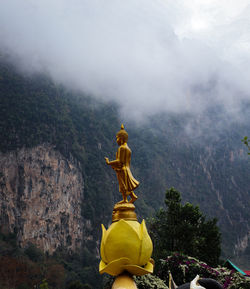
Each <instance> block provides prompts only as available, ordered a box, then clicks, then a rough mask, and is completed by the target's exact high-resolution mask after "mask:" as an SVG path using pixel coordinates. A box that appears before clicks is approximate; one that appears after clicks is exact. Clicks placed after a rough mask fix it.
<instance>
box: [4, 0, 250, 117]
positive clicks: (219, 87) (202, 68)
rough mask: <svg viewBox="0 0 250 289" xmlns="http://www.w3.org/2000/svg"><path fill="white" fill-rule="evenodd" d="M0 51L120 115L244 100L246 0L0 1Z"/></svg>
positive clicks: (249, 53) (249, 87) (247, 78)
mask: <svg viewBox="0 0 250 289" xmlns="http://www.w3.org/2000/svg"><path fill="white" fill-rule="evenodd" d="M0 49H1V50H3V51H7V52H8V53H10V54H12V55H14V56H15V58H16V59H19V61H20V62H21V63H22V65H23V67H25V69H28V70H30V71H36V72H37V71H46V72H48V73H49V74H50V75H51V76H52V77H53V78H54V79H55V80H56V81H60V82H63V83H65V84H67V85H70V86H72V87H75V88H77V89H81V90H83V91H85V92H87V93H91V94H94V95H95V96H97V97H99V98H102V99H107V100H117V101H118V102H119V104H120V105H121V108H122V112H123V113H124V115H126V116H129V117H131V116H135V117H137V118H140V117H142V116H144V115H151V114H153V113H155V112H162V111H189V112H190V111H194V112H197V111H199V112H202V110H203V109H205V108H206V107H207V106H208V105H209V104H211V103H213V104H218V105H223V106H224V107H225V108H226V109H227V110H228V111H230V112H235V111H237V108H238V105H239V104H240V103H241V101H242V100H246V99H248V100H249V101H250V0H174V1H173V0H71V1H68V0H0Z"/></svg>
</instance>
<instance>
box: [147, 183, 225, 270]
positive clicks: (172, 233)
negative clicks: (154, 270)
mask: <svg viewBox="0 0 250 289" xmlns="http://www.w3.org/2000/svg"><path fill="white" fill-rule="evenodd" d="M165 204H166V206H167V210H163V209H161V210H159V211H158V213H157V214H156V217H155V218H153V219H152V220H151V222H150V231H151V235H152V238H153V242H154V257H155V259H156V260H157V259H160V258H166V257H167V256H168V255H170V254H171V253H173V252H180V253H183V254H187V255H189V256H193V257H196V258H199V259H200V260H203V261H204V262H207V263H208V264H210V265H217V264H218V262H219V257H220V252H221V235H220V232H219V229H218V227H217V219H216V218H213V219H209V220H206V217H205V216H204V215H203V213H202V212H201V211H200V209H199V207H198V206H194V205H192V204H190V203H186V204H184V205H182V203H181V194H180V192H178V191H177V190H176V189H174V188H170V189H168V190H167V191H166V199H165Z"/></svg>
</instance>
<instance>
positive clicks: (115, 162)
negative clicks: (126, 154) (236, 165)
mask: <svg viewBox="0 0 250 289" xmlns="http://www.w3.org/2000/svg"><path fill="white" fill-rule="evenodd" d="M122 154H123V149H122V148H119V149H118V151H117V158H116V159H115V160H113V161H109V159H108V158H105V160H106V163H107V164H108V165H110V166H112V168H114V169H115V168H118V169H119V168H121V167H122V166H123V162H122V161H121V155H122Z"/></svg>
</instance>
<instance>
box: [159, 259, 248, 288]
mask: <svg viewBox="0 0 250 289" xmlns="http://www.w3.org/2000/svg"><path fill="white" fill-rule="evenodd" d="M169 271H170V272H171V273H172V276H173V278H174V281H175V282H176V284H178V285H181V284H184V283H187V282H190V281H192V280H193V279H194V278H195V276H196V275H199V276H200V277H203V278H212V279H214V280H216V281H218V282H219V283H220V284H221V285H222V286H223V288H224V289H248V288H250V279H249V278H245V277H244V276H242V275H241V274H240V273H238V272H236V271H235V270H230V269H227V268H225V267H220V266H219V267H216V268H213V267H210V266H209V265H207V264H206V263H205V262H201V261H199V260H197V259H196V258H193V257H189V256H186V255H183V254H179V253H175V254H173V255H171V256H168V257H167V258H166V259H164V260H161V266H160V270H159V273H158V275H159V277H160V278H161V279H163V280H164V281H165V282H166V283H167V284H168V280H169V279H168V278H169Z"/></svg>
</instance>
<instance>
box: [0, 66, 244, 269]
mask: <svg viewBox="0 0 250 289" xmlns="http://www.w3.org/2000/svg"><path fill="white" fill-rule="evenodd" d="M0 96H1V97H0V129H1V136H0V138H1V139H0V151H1V152H2V153H8V152H9V151H13V152H16V151H17V150H20V149H22V148H24V147H25V148H30V149H31V148H34V147H36V146H39V145H41V144H42V145H44V144H46V145H52V146H53V147H54V149H55V150H56V151H59V152H60V153H61V154H62V155H63V156H64V157H65V158H66V159H71V158H73V159H74V160H75V161H78V162H79V163H80V166H81V173H82V177H83V181H84V188H83V192H82V194H83V199H84V201H83V202H82V204H81V215H82V217H83V220H85V221H84V222H85V225H86V224H89V225H88V226H85V227H84V228H83V235H84V236H83V239H84V246H85V245H87V246H88V248H89V249H90V250H92V252H96V250H97V248H98V242H99V239H100V224H101V223H104V224H105V225H107V224H108V223H109V222H110V220H111V213H112V207H113V204H114V203H115V202H117V201H118V200H120V198H121V196H120V194H119V192H118V185H117V181H116V177H115V174H114V172H113V171H112V170H111V169H110V168H109V167H107V166H106V164H105V161H104V156H107V157H109V158H110V159H112V158H114V157H115V151H116V144H115V134H116V132H117V131H118V130H119V128H120V124H121V120H120V119H119V114H118V110H117V107H116V105H115V104H113V103H108V104H104V103H101V102H98V101H97V100H95V99H94V98H92V97H90V96H86V95H83V94H82V93H80V92H77V91H71V90H68V89H66V88H64V87H62V86H61V85H58V84H55V83H53V82H52V81H51V80H50V79H49V78H48V77H47V76H44V75H35V76H32V77H31V76H28V75H21V74H20V73H18V72H17V71H16V70H15V68H14V67H12V66H11V65H10V64H9V63H4V62H3V61H2V63H1V65H0ZM249 111H250V109H249V106H247V105H246V106H245V112H244V116H246V121H245V123H244V122H243V123H242V122H233V121H228V122H225V123H223V125H222V124H221V123H220V115H221V114H222V112H221V111H216V110H214V111H209V112H207V114H206V115H202V116H199V117H197V116H192V115H181V114H179V115H176V114H175V115H174V114H172V115H170V114H169V115H158V116H154V117H153V118H152V119H150V120H149V121H148V122H146V123H144V124H141V125H140V126H135V124H134V123H132V122H131V123H130V122H126V123H125V128H126V129H127V131H128V133H129V146H130V147H131V149H132V153H133V155H132V171H133V175H134V176H135V177H136V178H137V179H138V180H139V181H140V182H141V185H140V187H139V188H138V190H137V191H136V193H137V194H138V196H139V199H138V201H137V202H136V205H137V212H138V216H139V217H140V218H142V217H144V218H145V217H146V216H150V215H152V214H153V213H154V210H155V209H158V208H159V207H160V206H163V205H164V202H163V201H164V196H165V189H166V187H170V186H174V187H176V188H177V189H178V190H179V191H181V192H182V193H183V195H182V197H183V200H184V201H189V202H192V203H195V204H199V205H200V207H201V209H202V210H203V211H204V212H205V213H206V214H207V215H208V216H216V217H217V218H218V219H219V225H220V228H221V230H222V233H223V257H228V256H230V257H232V259H234V260H236V261H237V262H238V264H239V265H242V266H246V267H247V266H249V264H248V263H247V262H248V260H249V243H250V241H249V239H250V238H249V232H250V228H249V219H250V213H249V209H248V208H249V205H250V204H249V200H250V196H249V194H250V191H249V188H250V179H249V171H250V170H249V169H250V163H249V158H247V155H246V152H245V150H244V149H245V148H244V146H243V145H242V144H241V142H240V140H241V138H242V137H243V136H244V135H245V134H247V129H248V130H249V125H248V124H249V121H250V119H249V115H250V113H249ZM204 119H209V121H210V128H211V129H207V127H208V126H207V125H204V129H201V128H202V127H203V122H204ZM125 121H126V120H125ZM187 124H188V125H189V126H191V128H192V127H194V131H192V133H190V130H189V132H187ZM219 124H220V125H219ZM205 128H206V129H207V130H206V131H205ZM198 130H200V133H198ZM204 131H205V133H204ZM194 132H195V133H194Z"/></svg>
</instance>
